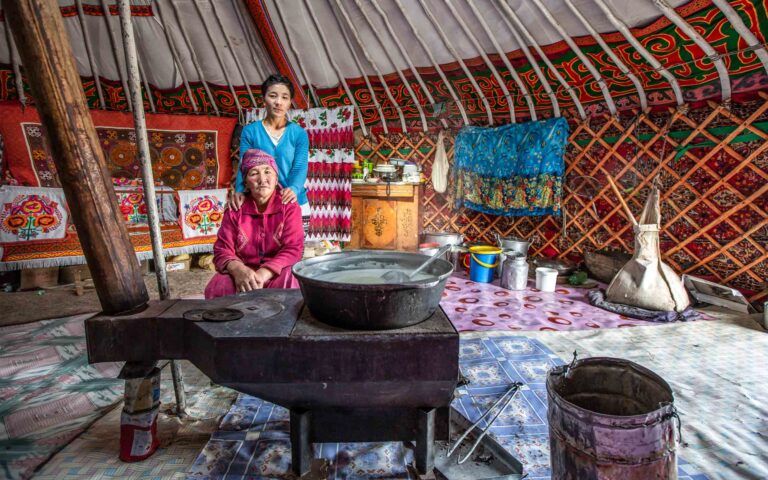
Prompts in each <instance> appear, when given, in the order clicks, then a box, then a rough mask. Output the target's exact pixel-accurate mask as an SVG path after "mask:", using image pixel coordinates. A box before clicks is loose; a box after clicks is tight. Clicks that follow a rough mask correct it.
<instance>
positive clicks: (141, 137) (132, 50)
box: [117, 0, 186, 415]
mask: <svg viewBox="0 0 768 480" xmlns="http://www.w3.org/2000/svg"><path fill="white" fill-rule="evenodd" d="M117 5H118V8H119V12H120V25H121V26H122V31H123V47H124V48H125V63H126V69H127V71H128V72H127V73H128V88H129V90H130V92H131V96H132V97H133V104H134V105H135V107H136V108H134V109H133V121H134V124H135V125H134V126H135V128H136V145H137V147H138V155H139V162H140V163H141V178H142V183H143V187H144V203H145V204H146V206H147V217H148V220H149V237H150V239H151V240H152V257H153V259H154V261H155V273H156V274H157V287H158V292H159V293H160V300H168V299H169V298H170V296H171V295H170V291H169V290H168V277H167V275H166V272H165V257H164V255H163V238H162V236H161V234H160V217H159V216H158V213H157V201H156V195H155V179H154V178H153V177H154V176H153V174H152V160H151V158H150V156H149V138H148V136H147V123H146V119H145V118H144V102H143V101H142V99H141V85H140V83H139V58H138V56H137V54H136V41H135V39H134V36H133V25H132V23H131V5H130V2H129V0H118V1H117ZM171 375H172V377H173V389H174V391H175V392H176V412H177V413H178V414H179V415H183V414H184V413H185V412H184V411H185V409H186V396H185V394H184V384H183V381H182V378H181V368H180V367H179V365H178V363H177V362H174V361H171Z"/></svg>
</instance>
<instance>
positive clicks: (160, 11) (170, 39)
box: [155, 2, 197, 113]
mask: <svg viewBox="0 0 768 480" xmlns="http://www.w3.org/2000/svg"><path fill="white" fill-rule="evenodd" d="M161 3H162V2H157V3H156V4H155V5H157V14H158V16H159V17H160V28H162V29H163V33H164V34H165V41H166V42H168V49H169V50H170V51H171V57H173V64H174V65H175V66H176V70H178V71H179V76H180V77H181V81H182V82H183V83H184V89H185V90H186V91H187V96H188V97H189V102H190V103H191V104H192V111H193V112H195V113H197V100H195V96H194V95H192V89H191V88H190V87H189V80H187V74H186V73H184V68H183V67H182V66H181V60H179V51H178V50H177V48H176V42H175V41H174V40H173V35H171V30H170V28H171V27H170V25H168V24H167V23H165V19H164V18H163V7H161V5H160V4H161Z"/></svg>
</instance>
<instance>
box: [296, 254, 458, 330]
mask: <svg viewBox="0 0 768 480" xmlns="http://www.w3.org/2000/svg"><path fill="white" fill-rule="evenodd" d="M427 258H428V257H427V256H426V255H421V254H419V253H408V252H392V251H381V250H354V251H348V252H342V253H333V254H329V255H323V256H322V257H315V258H310V259H307V260H302V261H301V262H299V263H297V264H296V265H294V266H293V275H294V276H295V277H296V279H297V280H298V281H299V285H300V286H301V293H302V295H303V296H304V303H305V304H306V305H307V307H308V308H309V310H310V311H311V312H312V314H313V315H314V316H315V318H317V319H318V320H320V321H322V322H324V323H327V324H329V325H333V326H337V327H341V328H346V329H352V330H389V329H393V328H402V327H408V326H411V325H416V324H417V323H420V322H422V321H424V320H425V319H427V318H429V316H430V315H432V314H433V313H434V312H435V309H436V308H437V305H438V303H440V298H441V297H442V294H443V289H444V288H445V282H446V281H447V280H448V277H449V276H450V275H451V273H452V272H453V265H452V264H451V263H450V262H447V261H445V260H442V259H439V260H435V261H434V262H433V263H432V264H431V265H429V266H428V267H427V268H426V269H425V273H426V274H427V277H426V278H423V279H420V280H418V279H417V280H415V281H412V282H408V283H402V284H387V283H384V282H383V281H380V282H379V281H376V282H372V283H362V284H358V283H343V282H340V281H329V280H328V279H327V278H325V277H328V274H333V273H336V272H356V271H360V270H369V269H370V270H380V271H382V272H383V271H386V270H403V271H405V272H406V273H408V272H410V271H412V270H414V269H415V268H416V267H418V266H419V265H420V264H421V263H422V262H424V261H425V260H426V259H427Z"/></svg>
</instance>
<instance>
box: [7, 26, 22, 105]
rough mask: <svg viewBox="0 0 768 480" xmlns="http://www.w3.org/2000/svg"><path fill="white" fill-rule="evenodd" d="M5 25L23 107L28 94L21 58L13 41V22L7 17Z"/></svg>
mask: <svg viewBox="0 0 768 480" xmlns="http://www.w3.org/2000/svg"><path fill="white" fill-rule="evenodd" d="M4 26H5V43H7V44H8V52H9V53H10V54H11V64H12V65H13V80H14V83H15V84H16V94H17V95H18V96H19V102H21V105H22V108H23V107H24V106H26V105H27V95H26V94H25V93H24V81H23V80H22V78H21V68H20V67H19V59H18V58H16V44H15V43H14V42H13V35H11V24H10V23H9V22H8V19H6V21H5V25H4Z"/></svg>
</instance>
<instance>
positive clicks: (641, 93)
mask: <svg viewBox="0 0 768 480" xmlns="http://www.w3.org/2000/svg"><path fill="white" fill-rule="evenodd" d="M564 1H565V4H566V5H568V8H569V9H570V10H571V12H572V13H573V14H574V15H575V16H576V18H578V19H579V21H581V24H582V25H584V28H586V29H587V31H588V32H589V34H590V35H592V38H594V39H595V41H596V42H597V44H598V45H600V48H602V49H603V51H604V52H605V53H606V54H607V55H608V56H609V57H610V58H611V60H613V63H614V64H615V65H616V66H617V67H618V68H619V70H621V73H623V74H624V75H626V76H627V78H629V80H630V81H631V82H632V85H634V86H635V89H637V97H638V99H639V100H640V109H641V110H643V111H645V110H646V109H647V108H648V98H647V97H646V95H645V89H644V88H643V84H642V83H640V79H638V78H637V75H635V74H634V73H632V72H631V71H630V70H629V68H627V66H626V65H625V64H624V62H622V61H621V59H620V58H619V57H618V55H616V54H615V53H614V52H613V50H611V47H609V46H608V44H607V43H605V40H603V37H602V36H600V34H599V33H597V30H595V28H594V27H593V26H592V24H591V23H589V20H587V19H586V17H584V15H583V14H582V13H581V11H579V9H578V8H576V5H574V4H573V1H572V0H564Z"/></svg>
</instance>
